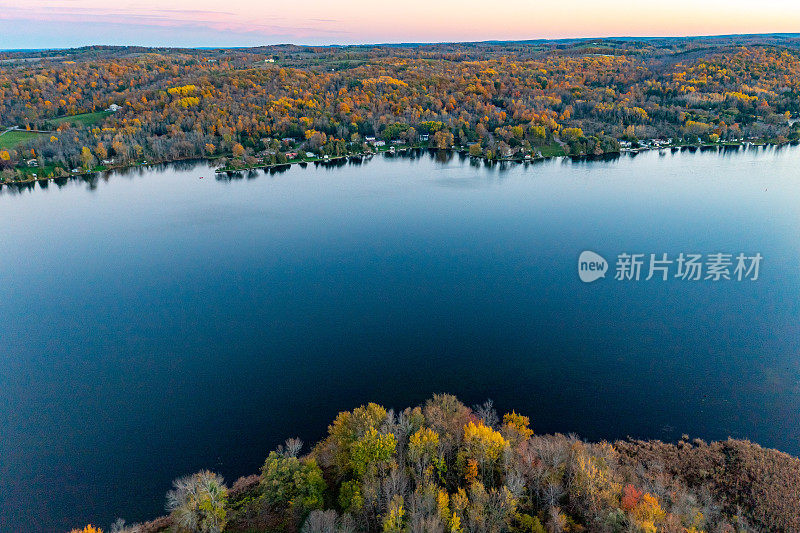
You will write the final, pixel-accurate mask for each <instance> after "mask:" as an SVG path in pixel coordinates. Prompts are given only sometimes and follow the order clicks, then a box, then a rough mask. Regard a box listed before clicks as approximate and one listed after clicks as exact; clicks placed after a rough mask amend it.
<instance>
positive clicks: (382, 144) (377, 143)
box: [372, 141, 386, 146]
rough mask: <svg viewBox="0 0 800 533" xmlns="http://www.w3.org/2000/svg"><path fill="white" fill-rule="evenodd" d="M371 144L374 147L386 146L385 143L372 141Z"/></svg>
mask: <svg viewBox="0 0 800 533" xmlns="http://www.w3.org/2000/svg"><path fill="white" fill-rule="evenodd" d="M372 144H374V145H375V146H386V141H373V142H372Z"/></svg>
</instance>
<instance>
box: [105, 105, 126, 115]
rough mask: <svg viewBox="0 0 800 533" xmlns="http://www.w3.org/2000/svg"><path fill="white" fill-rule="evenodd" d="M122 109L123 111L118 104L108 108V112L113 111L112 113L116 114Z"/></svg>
mask: <svg viewBox="0 0 800 533" xmlns="http://www.w3.org/2000/svg"><path fill="white" fill-rule="evenodd" d="M120 109H122V107H121V106H118V105H117V104H111V105H110V106H108V107H107V108H106V111H111V112H112V113H116V112H117V111H119V110H120Z"/></svg>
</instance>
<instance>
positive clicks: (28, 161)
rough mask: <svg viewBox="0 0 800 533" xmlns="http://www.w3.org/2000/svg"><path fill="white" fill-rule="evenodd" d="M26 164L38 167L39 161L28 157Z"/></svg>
mask: <svg viewBox="0 0 800 533" xmlns="http://www.w3.org/2000/svg"><path fill="white" fill-rule="evenodd" d="M25 164H26V165H28V166H29V167H38V166H39V161H38V160H36V159H28V160H27V161H26V162H25Z"/></svg>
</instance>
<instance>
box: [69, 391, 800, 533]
mask: <svg viewBox="0 0 800 533" xmlns="http://www.w3.org/2000/svg"><path fill="white" fill-rule="evenodd" d="M154 490H155V488H154ZM166 509H167V511H169V515H167V516H163V517H161V518H159V519H156V520H153V521H151V522H148V523H145V524H136V525H131V526H126V525H125V523H124V521H122V520H118V521H117V523H116V524H114V525H113V526H112V527H111V528H110V530H108V531H111V532H112V533H157V532H203V533H220V532H223V531H225V532H237V533H245V532H250V533H256V532H268V531H269V532H302V533H356V532H375V533H377V532H384V533H423V532H426V533H445V532H449V533H473V532H474V533H484V532H487V533H493V532H496V533H500V532H515V533H523V532H527V533H562V532H563V533H566V532H601V533H613V532H618V533H623V532H630V533H633V532H636V533H656V532H664V533H701V532H707V533H712V532H713V533H744V532H755V531H765V532H787V533H788V532H794V531H798V530H800V515H798V513H797V510H798V509H800V460H798V459H797V458H795V457H792V456H790V455H787V454H784V453H781V452H778V451H776V450H768V449H764V448H761V447H760V446H758V445H756V444H752V443H750V442H747V441H742V440H727V441H723V442H714V443H706V442H704V441H702V440H699V439H695V440H692V441H689V437H688V436H684V437H683V438H682V439H681V440H680V441H679V442H677V443H665V442H661V441H639V440H625V441H617V442H614V443H609V442H600V443H588V442H585V441H582V440H580V439H579V438H577V437H576V436H574V435H569V436H566V435H559V434H556V435H539V434H536V433H535V431H534V427H533V426H532V425H531V421H530V419H529V418H528V417H527V416H524V415H522V414H519V413H516V412H513V411H512V412H510V413H505V414H504V415H503V416H502V417H500V416H499V415H498V413H497V412H496V411H495V409H494V407H493V405H492V402H491V401H487V402H485V403H484V404H481V405H476V406H474V407H472V408H469V407H467V406H466V405H464V404H463V403H461V402H460V401H459V400H458V399H457V398H456V397H454V396H451V395H447V394H437V395H434V396H433V397H432V398H431V399H429V400H428V401H426V402H425V403H424V404H423V405H421V406H418V407H413V408H407V409H404V410H401V411H393V410H387V409H385V408H384V407H382V406H380V405H377V404H374V403H370V404H368V405H364V406H361V407H358V408H356V409H354V410H353V411H346V412H342V413H339V415H338V416H337V417H336V419H335V420H334V421H333V423H332V424H331V425H330V426H329V427H328V435H327V436H326V437H325V438H324V439H323V440H322V441H320V442H319V443H317V444H316V446H313V447H312V448H311V449H310V451H307V450H306V451H304V446H303V443H302V442H301V441H300V440H298V439H289V440H288V441H286V444H285V445H281V446H280V447H278V449H277V450H274V451H272V452H270V453H269V455H268V456H267V458H266V460H265V462H264V465H263V467H262V469H261V473H260V474H255V475H252V476H249V477H244V478H240V479H239V480H237V481H236V482H235V483H233V484H232V485H231V486H230V487H228V486H227V485H226V484H225V481H224V479H223V478H222V477H221V476H220V475H218V474H216V473H213V472H210V471H201V472H198V473H196V474H192V475H188V476H185V477H182V478H180V479H177V480H175V482H174V487H173V489H172V490H171V491H169V492H168V493H167V496H166ZM72 533H101V529H99V528H97V527H95V526H91V525H90V526H86V527H84V528H83V529H76V530H73V532H72Z"/></svg>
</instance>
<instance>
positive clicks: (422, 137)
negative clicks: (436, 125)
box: [419, 133, 429, 141]
mask: <svg viewBox="0 0 800 533" xmlns="http://www.w3.org/2000/svg"><path fill="white" fill-rule="evenodd" d="M428 138H429V135H428V134H427V133H423V134H421V135H420V136H419V140H420V141H427V140H428Z"/></svg>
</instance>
